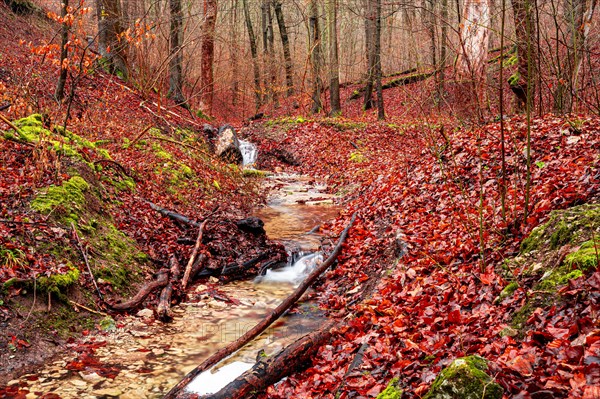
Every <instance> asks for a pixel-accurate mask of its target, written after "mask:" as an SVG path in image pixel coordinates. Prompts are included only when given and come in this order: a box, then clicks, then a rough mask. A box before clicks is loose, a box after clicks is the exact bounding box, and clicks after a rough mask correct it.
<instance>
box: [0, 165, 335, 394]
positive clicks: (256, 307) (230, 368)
mask: <svg viewBox="0 0 600 399" xmlns="http://www.w3.org/2000/svg"><path fill="white" fill-rule="evenodd" d="M249 164H251V163H249ZM266 180H267V182H266V185H267V186H269V187H270V188H271V192H272V195H271V196H270V198H269V203H268V206H266V207H265V208H261V209H258V210H257V211H256V212H255V216H258V217H260V218H261V219H262V220H263V221H264V222H265V229H266V231H267V235H268V236H269V238H271V239H276V240H280V241H281V242H283V243H284V245H285V246H286V248H287V249H288V252H289V253H290V254H293V255H291V256H290V258H291V260H290V261H289V262H288V266H286V267H284V268H282V269H279V270H273V271H271V270H270V271H267V273H266V274H265V275H264V276H260V277H257V278H256V279H255V280H254V281H253V280H250V281H236V282H232V283H229V284H226V285H219V284H218V282H217V280H216V279H215V278H211V279H209V280H208V282H206V283H205V284H199V285H197V286H195V287H194V288H193V289H192V290H191V291H189V295H188V300H187V302H183V303H180V304H179V305H177V306H175V307H173V312H174V314H175V318H174V320H173V322H171V323H168V324H164V323H161V322H159V321H156V320H155V319H154V317H153V316H152V315H151V314H152V313H151V312H150V311H149V310H148V309H145V310H143V311H140V312H139V313H138V314H137V315H132V316H126V317H124V318H121V319H118V321H117V323H116V325H115V326H112V328H110V329H109V330H110V331H107V332H102V333H92V334H90V335H89V336H87V337H85V338H84V339H83V342H77V343H72V344H68V347H67V351H66V352H64V353H63V354H62V355H61V356H60V357H59V358H57V359H55V360H54V361H52V362H49V363H47V364H46V365H45V367H43V368H42V369H41V370H39V371H38V372H37V373H35V374H30V375H24V376H22V377H21V378H19V379H17V380H13V381H11V382H9V385H11V384H20V385H21V386H22V388H23V389H28V390H29V391H30V393H29V394H28V395H27V398H35V397H38V396H39V395H40V394H46V393H54V394H56V395H58V397H61V398H83V399H86V398H110V397H118V398H121V399H133V398H137V399H143V398H159V397H162V395H164V394H165V393H166V392H167V391H168V390H169V389H170V388H171V387H173V386H174V385H175V384H176V383H177V382H179V381H180V380H181V378H183V376H184V375H185V374H187V373H188V372H189V371H191V370H192V369H193V368H194V367H195V366H196V365H198V364H200V363H201V362H202V361H203V360H205V359H206V358H208V357H209V356H210V355H211V354H213V353H214V352H216V351H217V350H219V349H220V348H222V347H224V346H225V345H227V344H228V343H230V342H232V341H234V340H236V339H237V338H238V337H239V336H241V335H242V334H244V333H245V332H246V331H247V330H249V329H250V328H252V327H253V326H254V325H255V324H257V323H258V322H259V321H260V320H262V318H263V317H264V316H265V315H266V314H268V313H269V312H270V311H271V310H272V309H274V308H275V307H276V306H277V305H279V304H280V303H281V301H283V299H285V298H286V297H287V296H288V295H289V294H290V293H291V292H292V291H293V289H294V288H295V286H297V285H298V284H299V283H300V282H301V281H302V279H303V278H304V277H305V276H306V275H307V274H308V273H309V272H310V271H311V270H312V268H313V267H314V266H315V265H316V262H318V261H319V260H320V259H321V258H322V255H321V254H320V253H319V252H318V250H319V248H320V240H321V237H320V236H319V235H318V234H314V233H309V232H310V231H312V230H313V229H314V228H315V227H316V226H318V225H320V224H321V223H323V222H324V221H327V220H330V219H333V218H335V217H336V216H337V214H338V211H339V208H338V207H336V206H334V205H332V204H333V196H331V195H329V194H325V193H324V192H323V190H324V189H325V186H323V185H319V184H317V183H315V182H314V180H313V179H310V178H308V177H303V176H298V175H284V174H280V175H275V176H271V177H269V178H267V179H266ZM215 288H216V289H218V293H219V294H220V295H219V296H217V298H215V297H213V296H211V295H210V294H209V293H208V291H209V290H211V289H215ZM221 294H222V295H221ZM307 295H310V291H309V292H308V293H307ZM221 296H223V297H227V298H233V299H235V303H230V302H228V301H225V300H223V299H224V298H221ZM305 298H306V297H305ZM298 309H299V310H298V311H297V312H294V313H289V314H287V315H286V316H284V317H282V318H281V319H280V320H278V321H277V322H276V323H274V324H273V325H272V326H271V327H270V328H269V329H268V330H267V331H265V332H264V333H263V334H262V335H260V336H259V337H258V338H256V339H255V340H254V341H252V342H251V343H249V344H248V345H246V346H245V347H244V348H242V349H241V350H240V351H238V352H237V353H236V354H234V355H232V356H231V357H229V358H227V359H225V360H224V361H222V362H221V363H219V364H217V365H216V366H215V367H213V368H212V369H210V370H208V371H206V372H204V373H202V374H200V375H199V376H198V377H196V379H195V380H194V381H192V382H191V383H190V384H189V385H188V388H187V389H188V390H189V391H191V392H196V393H198V394H207V393H213V392H216V391H218V390H219V389H221V388H222V387H223V386H225V385H226V384H228V383H229V382H231V381H232V380H233V379H235V378H236V377H237V376H239V375H240V374H241V373H243V372H244V371H246V370H248V369H249V368H251V367H252V366H253V365H254V363H255V362H256V359H257V356H260V355H258V354H259V352H260V351H261V350H263V351H264V353H265V354H266V355H272V354H274V353H276V352H278V351H279V350H281V349H282V348H284V347H285V346H287V345H289V344H291V343H292V342H294V341H295V340H297V339H298V338H301V337H302V336H303V335H305V334H307V333H309V332H311V331H313V330H315V329H317V328H318V327H319V326H320V325H321V324H322V323H323V322H324V318H323V316H322V315H320V313H319V310H318V308H317V306H316V305H314V304H313V303H311V302H310V300H308V301H306V302H301V303H299V305H298Z"/></svg>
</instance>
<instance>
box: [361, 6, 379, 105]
mask: <svg viewBox="0 0 600 399" xmlns="http://www.w3.org/2000/svg"><path fill="white" fill-rule="evenodd" d="M374 1H375V0H366V4H365V52H366V55H367V79H366V86H365V97H364V100H363V110H365V111H366V110H369V109H371V108H373V99H372V96H373V84H374V83H375V73H376V71H375V63H376V60H375V52H376V50H375V19H376V13H377V10H376V7H375V4H374Z"/></svg>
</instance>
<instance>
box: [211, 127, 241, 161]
mask: <svg viewBox="0 0 600 399" xmlns="http://www.w3.org/2000/svg"><path fill="white" fill-rule="evenodd" d="M215 154H216V155H217V156H218V157H219V158H221V159H222V160H224V161H225V162H231V163H235V164H238V165H241V164H242V162H243V161H244V157H243V156H242V151H240V142H239V140H238V138H237V135H236V134H235V130H233V128H232V127H231V126H229V125H224V126H221V128H220V129H219V133H218V134H217V137H216V138H215Z"/></svg>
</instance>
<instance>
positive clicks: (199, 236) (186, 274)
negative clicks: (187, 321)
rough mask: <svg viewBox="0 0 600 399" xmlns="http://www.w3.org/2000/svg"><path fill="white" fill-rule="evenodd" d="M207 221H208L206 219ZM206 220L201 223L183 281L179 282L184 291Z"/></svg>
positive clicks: (200, 242)
mask: <svg viewBox="0 0 600 399" xmlns="http://www.w3.org/2000/svg"><path fill="white" fill-rule="evenodd" d="M206 220H208V219H206ZM206 220H204V222H202V224H201V225H200V228H199V231H198V238H197V239H196V245H194V250H193V251H192V256H190V260H189V261H188V264H187V266H186V268H185V273H184V274H183V280H181V288H183V289H184V290H185V288H186V287H187V284H188V280H189V279H190V273H191V271H192V265H193V264H194V260H195V259H196V255H198V249H200V244H202V233H204V226H206Z"/></svg>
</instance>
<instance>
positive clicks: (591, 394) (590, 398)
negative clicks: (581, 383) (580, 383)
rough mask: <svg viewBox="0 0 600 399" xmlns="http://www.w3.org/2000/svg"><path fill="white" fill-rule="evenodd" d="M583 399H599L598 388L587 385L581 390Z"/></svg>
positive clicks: (599, 387)
mask: <svg viewBox="0 0 600 399" xmlns="http://www.w3.org/2000/svg"><path fill="white" fill-rule="evenodd" d="M583 399H600V386H598V385H588V386H587V387H585V389H584V390H583Z"/></svg>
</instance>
